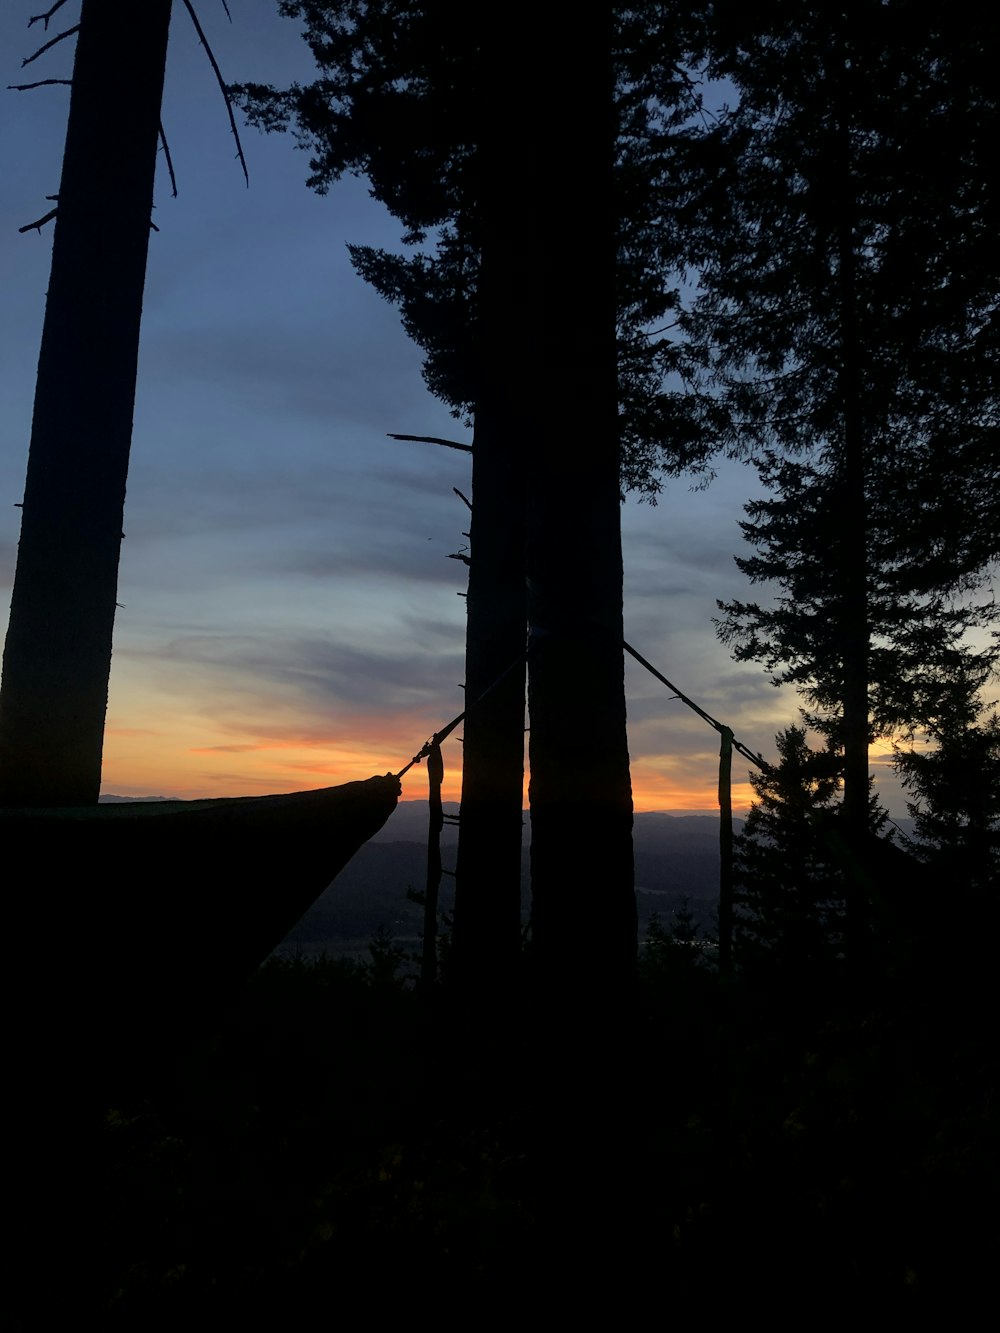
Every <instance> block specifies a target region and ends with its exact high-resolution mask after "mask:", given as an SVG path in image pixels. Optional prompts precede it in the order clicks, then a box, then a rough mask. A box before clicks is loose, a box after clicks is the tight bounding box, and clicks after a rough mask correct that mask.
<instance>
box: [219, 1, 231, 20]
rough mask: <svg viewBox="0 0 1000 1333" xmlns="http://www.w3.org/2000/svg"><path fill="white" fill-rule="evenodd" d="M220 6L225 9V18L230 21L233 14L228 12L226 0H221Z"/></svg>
mask: <svg viewBox="0 0 1000 1333" xmlns="http://www.w3.org/2000/svg"><path fill="white" fill-rule="evenodd" d="M222 8H223V9H224V10H225V11H226V18H227V19H228V20H229V22H230V23H232V21H233V16H232V14H230V12H229V6H228V5H227V4H226V0H222Z"/></svg>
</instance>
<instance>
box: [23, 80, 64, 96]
mask: <svg viewBox="0 0 1000 1333" xmlns="http://www.w3.org/2000/svg"><path fill="white" fill-rule="evenodd" d="M72 82H73V80H72V79H39V80H38V81H37V83H8V85H7V91H8V92H9V93H26V92H27V91H28V89H29V88H44V87H45V85H46V84H47V83H72Z"/></svg>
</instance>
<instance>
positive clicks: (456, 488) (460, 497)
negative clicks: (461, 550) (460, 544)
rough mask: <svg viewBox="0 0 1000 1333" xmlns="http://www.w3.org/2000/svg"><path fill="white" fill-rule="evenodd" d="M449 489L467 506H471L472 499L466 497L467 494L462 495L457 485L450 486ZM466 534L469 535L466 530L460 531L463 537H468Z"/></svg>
mask: <svg viewBox="0 0 1000 1333" xmlns="http://www.w3.org/2000/svg"><path fill="white" fill-rule="evenodd" d="M451 489H452V490H453V491H454V492H455V494H456V495H457V496H458V498H459V499H460V500H464V501H465V503H466V504H467V505H468V506H469V508H470V509H471V508H472V501H471V500H470V499H469V497H468V496H467V495H463V494H462V492H461V491H460V490H459V489H458V487H457V486H452V488H451ZM468 535H469V534H468V533H467V532H463V533H462V536H463V537H468Z"/></svg>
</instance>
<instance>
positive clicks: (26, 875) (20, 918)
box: [0, 774, 400, 1086]
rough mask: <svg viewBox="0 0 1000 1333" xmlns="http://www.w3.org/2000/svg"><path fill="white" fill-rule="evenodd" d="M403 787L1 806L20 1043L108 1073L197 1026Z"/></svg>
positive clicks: (381, 784) (70, 1066)
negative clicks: (30, 1026) (23, 1024)
mask: <svg viewBox="0 0 1000 1333" xmlns="http://www.w3.org/2000/svg"><path fill="white" fill-rule="evenodd" d="M399 791H400V784H399V779H398V778H397V777H395V776H393V775H391V774H390V775H387V776H385V777H374V778H369V779H368V781H367V782H349V783H347V784H346V785H345V786H342V787H327V788H323V789H320V790H318V791H305V792H293V793H290V794H285V795H278V796H247V797H237V798H226V799H220V800H205V801H148V802H127V803H122V804H111V805H98V806H91V807H88V808H86V809H68V810H51V809H49V810H46V809H37V810H36V809H9V808H8V809H0V836H2V837H3V840H4V845H5V848H6V849H7V859H8V867H11V868H12V869H13V874H12V876H11V881H12V882H9V884H8V893H7V904H8V912H9V915H8V917H7V920H8V928H9V929H10V930H11V934H10V935H9V936H8V941H9V944H8V949H9V950H10V953H12V954H13V959H12V960H10V961H12V962H13V964H14V965H13V968H12V970H13V972H14V974H15V977H14V979H15V992H14V993H15V995H16V996H17V999H18V1001H19V1002H20V1003H19V1006H18V1007H19V1008H20V1009H21V1015H22V1017H23V1018H24V1019H26V1020H28V1021H29V1022H34V1023H35V1024H37V1025H38V1026H37V1027H36V1029H35V1031H34V1033H32V1032H31V1031H30V1030H29V1031H28V1032H27V1033H25V1034H24V1039H25V1041H26V1042H27V1045H28V1047H29V1048H30V1049H32V1050H34V1051H36V1053H37V1054H39V1055H41V1054H42V1051H43V1048H44V1050H45V1054H46V1057H47V1058H49V1059H50V1058H51V1057H52V1056H53V1055H54V1054H56V1052H57V1051H58V1053H59V1056H60V1057H61V1058H62V1059H63V1060H64V1061H65V1064H66V1073H67V1075H70V1073H71V1070H72V1071H74V1072H73V1074H72V1076H73V1077H74V1078H78V1077H81V1076H83V1075H84V1073H86V1074H88V1075H92V1076H93V1077H95V1078H97V1079H98V1081H99V1083H100V1084H101V1085H102V1086H103V1085H104V1084H105V1082H106V1078H105V1077H104V1076H105V1075H106V1074H107V1072H108V1070H109V1069H110V1068H112V1067H114V1068H116V1069H121V1070H122V1071H123V1072H124V1071H125V1070H126V1069H128V1068H131V1067H132V1066H136V1067H138V1066H139V1065H143V1064H145V1065H148V1064H150V1063H151V1062H152V1063H155V1062H156V1061H157V1059H158V1058H159V1056H160V1055H161V1054H162V1051H163V1049H164V1045H165V1043H166V1044H169V1045H176V1044H177V1040H180V1041H181V1043H183V1042H184V1041H185V1040H186V1039H187V1038H189V1037H190V1036H191V1035H196V1033H197V1030H198V1029H199V1027H203V1026H204V1020H205V1018H206V1016H211V1015H212V1014H213V1013H214V1012H217V1010H218V1006H219V1004H220V1003H221V1002H222V1001H224V999H225V998H226V996H227V994H229V993H231V991H232V990H233V988H234V987H235V986H236V985H237V984H238V983H239V982H240V981H242V980H243V979H244V978H246V977H247V976H249V975H250V974H251V973H252V972H253V970H254V969H255V968H256V967H257V966H258V965H259V964H260V963H261V962H263V960H264V959H265V958H266V957H267V955H268V954H269V953H270V952H271V951H272V950H273V949H274V948H275V947H276V946H277V945H278V944H280V942H281V940H282V939H283V938H284V937H285V935H287V933H288V931H289V930H290V929H291V928H292V926H293V925H294V924H295V922H296V921H298V919H299V918H300V917H301V916H302V915H303V913H304V912H305V911H306V910H307V909H308V908H309V907H310V906H311V905H312V903H313V902H314V901H315V900H316V898H318V897H319V895H320V894H321V893H322V892H323V890H324V889H325V888H326V886H327V885H328V884H329V883H330V881H331V880H332V879H333V878H334V877H335V876H336V875H337V874H338V873H339V872H340V871H341V870H342V869H343V868H344V866H345V865H346V864H347V862H348V861H349V860H350V859H351V857H352V856H353V855H354V853H355V852H356V851H357V850H358V848H359V847H361V846H362V844H363V843H365V842H366V841H367V840H368V839H369V838H370V837H371V836H372V835H373V834H374V833H377V832H378V830H379V829H380V828H381V827H382V825H383V824H384V823H385V821H386V820H387V819H388V818H389V815H390V814H391V813H392V811H393V810H394V809H395V807H396V801H397V799H398V796H399ZM11 946H12V947H11ZM9 959H10V954H9ZM21 1006H23V1008H22V1007H21ZM49 1011H51V1014H52V1016H51V1018H50V1017H49V1016H48V1012H49ZM53 1047H54V1048H55V1049H53Z"/></svg>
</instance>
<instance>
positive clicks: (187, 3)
mask: <svg viewBox="0 0 1000 1333" xmlns="http://www.w3.org/2000/svg"><path fill="white" fill-rule="evenodd" d="M184 8H185V9H186V10H187V12H188V13H189V14H190V15H191V22H192V23H193V24H194V30H195V32H196V33H197V34H198V40H199V41H200V42H201V44H202V46H203V47H204V48H205V54H206V55H207V56H208V59H209V63H210V64H211V66H212V70H213V72H214V74H215V79H216V82H217V83H218V85H219V88H220V89H221V90H222V96H223V97H224V98H225V101H226V111H227V112H228V113H229V128H230V129H231V130H232V132H233V138H234V139H235V140H236V158H237V161H238V162H239V164H240V166H241V167H242V168H243V178H244V180H245V181H246V183H247V188H249V186H250V173H249V172H248V171H247V160H246V158H245V157H244V156H243V145H242V144H241V143H240V132H239V130H238V129H237V128H236V117H235V116H234V115H233V104H232V102H231V101H230V100H229V93H228V91H227V90H226V84H225V80H224V79H223V77H222V70H221V69H219V64H218V61H217V60H216V58H215V55H214V53H213V51H212V48H211V47H210V46H209V44H208V38H207V37H206V36H205V33H204V30H203V28H202V26H201V24H200V23H199V22H198V15H197V14H196V13H195V12H194V5H193V4H192V3H191V0H184Z"/></svg>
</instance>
